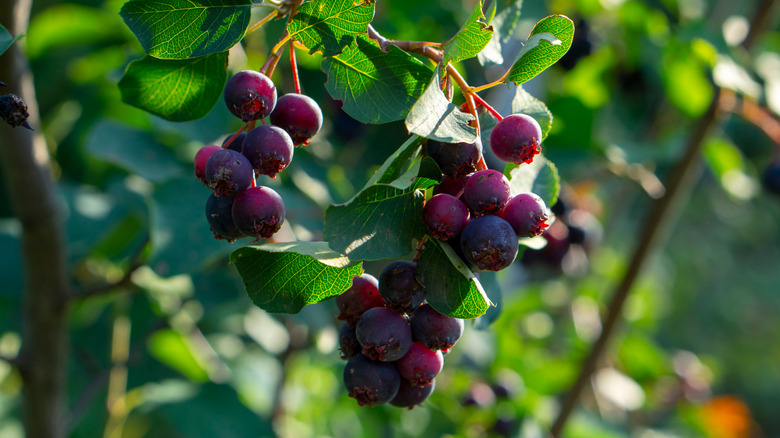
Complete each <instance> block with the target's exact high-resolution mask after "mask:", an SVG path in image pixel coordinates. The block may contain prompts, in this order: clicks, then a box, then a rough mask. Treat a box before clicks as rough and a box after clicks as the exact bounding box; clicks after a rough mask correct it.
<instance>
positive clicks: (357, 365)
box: [344, 354, 401, 406]
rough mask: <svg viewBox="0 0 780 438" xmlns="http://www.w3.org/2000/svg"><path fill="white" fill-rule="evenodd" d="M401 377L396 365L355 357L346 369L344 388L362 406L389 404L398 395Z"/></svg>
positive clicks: (360, 356)
mask: <svg viewBox="0 0 780 438" xmlns="http://www.w3.org/2000/svg"><path fill="white" fill-rule="evenodd" d="M400 385H401V377H400V376H399V375H398V370H397V369H396V367H395V364H393V363H389V362H380V361H376V360H371V359H369V358H367V357H366V356H363V355H362V354H358V355H356V356H353V357H352V358H350V359H349V361H347V365H346V366H345V367H344V386H345V387H346V388H347V393H349V396H350V397H352V398H354V399H355V400H357V402H358V404H359V405H360V406H365V405H368V406H375V405H380V404H382V403H387V402H389V401H390V400H392V399H393V398H394V397H395V396H396V394H398V388H399V386H400Z"/></svg>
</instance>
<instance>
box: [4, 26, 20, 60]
mask: <svg viewBox="0 0 780 438" xmlns="http://www.w3.org/2000/svg"><path fill="white" fill-rule="evenodd" d="M23 36H24V34H23V33H20V34H19V35H17V36H13V35H11V33H10V32H8V30H7V29H6V28H5V26H3V25H2V24H0V55H2V54H3V53H5V51H6V50H8V48H9V47H11V44H13V43H14V42H15V41H16V40H18V39H19V38H21V37H23Z"/></svg>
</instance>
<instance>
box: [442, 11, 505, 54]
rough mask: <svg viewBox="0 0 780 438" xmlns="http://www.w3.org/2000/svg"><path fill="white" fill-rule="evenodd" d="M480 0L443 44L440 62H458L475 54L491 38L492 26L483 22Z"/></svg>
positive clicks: (483, 16)
mask: <svg viewBox="0 0 780 438" xmlns="http://www.w3.org/2000/svg"><path fill="white" fill-rule="evenodd" d="M484 19H485V15H484V14H483V13H482V0H479V1H478V2H477V6H476V7H475V8H474V12H472V13H471V16H470V17H469V18H468V20H466V23H464V24H463V27H461V28H460V30H459V31H458V33H457V34H455V36H454V37H452V39H451V40H449V41H447V43H446V44H444V55H443V59H442V64H444V65H447V64H448V63H450V62H460V61H463V60H464V59H469V58H473V57H475V56H477V54H479V52H481V51H482V49H484V48H485V46H487V44H488V43H489V42H490V40H491V38H493V28H492V27H490V26H489V25H487V24H486V23H485V22H484Z"/></svg>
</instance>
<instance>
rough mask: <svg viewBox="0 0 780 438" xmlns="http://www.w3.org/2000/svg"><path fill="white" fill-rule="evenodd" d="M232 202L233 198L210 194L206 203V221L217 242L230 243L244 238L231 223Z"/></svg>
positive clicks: (233, 223)
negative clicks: (224, 241)
mask: <svg viewBox="0 0 780 438" xmlns="http://www.w3.org/2000/svg"><path fill="white" fill-rule="evenodd" d="M234 200H235V197H234V196H215V195H214V194H213V193H212V194H211V196H209V200H208V201H206V220H208V222H209V226H210V227H211V232H212V233H214V238H215V239H217V240H227V241H228V242H231V243H232V242H234V241H235V240H236V239H239V238H241V237H246V236H245V235H244V233H242V232H241V230H239V229H238V227H236V224H235V222H233V201H234Z"/></svg>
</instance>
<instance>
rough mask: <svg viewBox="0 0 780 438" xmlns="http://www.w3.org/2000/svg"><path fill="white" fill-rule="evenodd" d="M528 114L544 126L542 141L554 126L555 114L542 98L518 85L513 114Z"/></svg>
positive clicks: (513, 102)
mask: <svg viewBox="0 0 780 438" xmlns="http://www.w3.org/2000/svg"><path fill="white" fill-rule="evenodd" d="M518 113H522V114H526V115H529V116H531V117H533V118H534V119H536V121H537V122H538V123H539V126H540V127H541V128H542V141H544V139H546V138H547V134H549V133H550V128H552V120H553V115H552V113H551V112H550V110H549V109H548V108H547V105H545V104H544V102H542V101H541V100H539V99H537V98H535V97H533V96H531V94H530V93H528V92H527V91H525V90H524V89H523V87H521V86H518V87H517V90H515V97H514V98H512V114H518Z"/></svg>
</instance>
